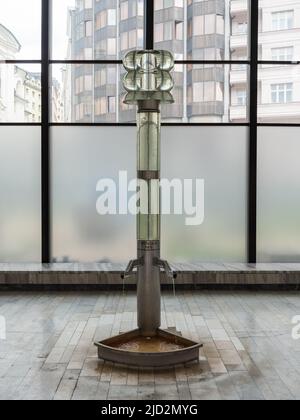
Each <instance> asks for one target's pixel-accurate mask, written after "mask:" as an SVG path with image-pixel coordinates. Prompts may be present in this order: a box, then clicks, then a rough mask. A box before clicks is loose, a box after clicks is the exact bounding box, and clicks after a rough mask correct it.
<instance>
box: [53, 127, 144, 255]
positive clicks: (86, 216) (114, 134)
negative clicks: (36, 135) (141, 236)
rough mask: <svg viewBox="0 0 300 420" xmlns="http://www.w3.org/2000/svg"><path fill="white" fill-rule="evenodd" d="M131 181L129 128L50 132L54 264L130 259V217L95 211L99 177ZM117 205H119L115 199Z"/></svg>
mask: <svg viewBox="0 0 300 420" xmlns="http://www.w3.org/2000/svg"><path fill="white" fill-rule="evenodd" d="M121 170H125V171H128V178H129V180H131V179H132V178H134V177H135V176H136V134H135V128H134V127H132V128H131V127H126V128H125V127H55V128H52V173H53V174H52V175H53V178H52V183H53V184H52V203H53V209H52V210H53V213H52V216H53V225H52V226H53V238H52V239H53V242H52V255H53V257H54V258H55V259H56V260H58V261H62V260H64V261H115V262H119V261H120V262H122V261H124V262H126V261H127V260H128V259H130V258H132V257H134V256H135V255H136V246H135V236H136V222H135V216H126V215H104V216H101V215H99V214H98V213H97V211H96V202H97V199H98V197H99V196H100V194H101V193H99V192H97V191H96V186H97V183H98V181H99V180H100V179H102V178H111V179H113V180H116V181H117V180H118V176H119V171H121ZM118 202H119V200H118Z"/></svg>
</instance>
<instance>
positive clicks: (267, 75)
mask: <svg viewBox="0 0 300 420" xmlns="http://www.w3.org/2000/svg"><path fill="white" fill-rule="evenodd" d="M258 120H259V122H264V123H282V124H288V123H300V66H299V65H282V66H280V65H278V66H270V65H262V66H260V68H259V73H258Z"/></svg>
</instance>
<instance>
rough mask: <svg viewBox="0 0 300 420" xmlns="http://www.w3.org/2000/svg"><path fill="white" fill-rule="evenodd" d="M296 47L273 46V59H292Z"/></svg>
mask: <svg viewBox="0 0 300 420" xmlns="http://www.w3.org/2000/svg"><path fill="white" fill-rule="evenodd" d="M293 56H294V47H283V48H272V60H273V61H292V60H293Z"/></svg>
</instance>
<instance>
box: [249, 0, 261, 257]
mask: <svg viewBox="0 0 300 420" xmlns="http://www.w3.org/2000/svg"><path fill="white" fill-rule="evenodd" d="M250 3H251V9H250V13H251V16H250V18H251V44H250V45H251V52H250V54H251V57H250V59H251V68H250V140H249V169H248V179H249V184H248V262H249V263H253V264H255V263H256V248H257V245H256V240H257V88H258V84H257V76H258V10H259V5H258V0H251V2H250Z"/></svg>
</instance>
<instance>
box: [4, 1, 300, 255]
mask: <svg viewBox="0 0 300 420" xmlns="http://www.w3.org/2000/svg"><path fill="white" fill-rule="evenodd" d="M145 1H146V0H145ZM153 6H154V10H153V12H154V22H152V21H151V23H153V27H150V26H148V30H147V33H146V31H145V28H144V22H145V21H144V16H143V15H144V1H143V0H113V1H99V0H26V1H24V0H11V1H6V0H5V1H4V0H0V130H1V136H0V147H1V150H2V153H1V156H2V160H3V162H2V165H1V177H2V181H3V180H5V177H9V178H11V177H13V176H17V175H16V171H14V173H13V172H11V171H12V169H11V168H14V167H16V165H17V167H18V168H21V169H22V168H23V169H22V171H25V172H26V176H24V177H22V176H21V175H20V176H21V178H22V179H21V178H20V176H19V175H18V176H19V178H20V179H17V178H16V179H15V181H13V180H11V179H10V181H9V182H11V183H12V184H11V190H10V191H12V193H10V191H8V190H5V188H4V184H5V182H2V189H3V196H4V197H6V198H5V200H4V202H3V203H2V206H0V218H1V223H2V224H1V226H0V227H1V232H2V233H3V232H4V236H3V237H4V238H6V239H5V241H6V243H7V244H8V246H7V248H5V247H4V246H3V245H2V248H1V249H0V262H1V261H3V262H5V261H13V260H15V261H18V260H20V261H37V260H39V255H38V254H42V260H43V261H44V262H48V261H51V260H52V259H54V258H55V259H56V260H67V259H69V260H72V261H73V260H78V259H79V258H80V256H82V257H81V259H83V260H87V261H91V260H93V261H96V260H97V261H100V260H101V261H104V260H106V259H110V260H113V259H115V258H116V256H117V255H120V249H121V248H122V249H123V250H124V244H125V247H126V243H125V242H124V243H122V238H121V236H123V237H126V236H127V234H128V232H129V231H130V232H131V230H130V229H131V227H130V229H129V226H131V223H133V222H132V220H131V221H130V222H129V223H128V221H125V220H121V219H120V220H119V221H116V224H115V225H114V222H113V221H112V220H110V221H109V222H110V224H109V223H108V224H107V225H106V223H105V222H104V223H103V222H99V227H98V228H97V229H95V230H93V228H92V227H91V223H90V221H91V220H94V219H93V215H92V212H93V211H94V208H93V206H92V204H91V203H92V199H93V195H92V194H93V193H94V192H95V191H94V190H93V188H94V187H93V188H92V183H91V182H93V181H94V178H95V177H96V176H98V175H99V174H100V175H102V174H103V175H105V174H106V173H107V174H110V173H111V169H113V168H114V167H115V168H121V166H122V162H123V158H124V162H125V163H126V162H127V163H126V165H128V166H129V165H132V168H133V169H134V161H131V156H129V153H128V155H127V154H126V153H127V151H125V149H126V148H127V146H128V147H130V150H132V159H134V153H135V152H134V148H133V147H132V144H131V140H130V139H131V138H133V141H134V135H133V134H134V129H133V128H132V127H131V128H130V126H131V125H134V123H135V120H136V109H135V107H133V106H128V105H125V104H124V103H123V97H124V89H123V86H122V82H121V80H122V77H123V75H124V69H123V66H122V61H121V60H122V59H123V57H124V56H125V54H126V53H127V52H128V51H129V50H131V49H137V48H138V49H139V48H143V46H144V41H145V39H146V37H147V36H149V35H153V39H154V45H153V47H154V48H156V49H167V50H170V51H171V52H172V53H173V54H174V57H175V60H176V65H175V67H174V70H173V72H172V74H173V78H174V82H175V86H174V89H173V96H174V99H175V103H174V104H172V105H163V107H162V110H161V115H162V121H163V125H164V128H163V136H166V137H164V139H165V145H164V146H163V147H164V150H163V153H166V154H169V155H170V156H172V160H170V161H168V162H165V163H164V165H166V168H167V170H168V171H169V172H168V173H169V174H174V172H176V170H179V169H178V168H179V167H180V168H181V166H182V171H186V173H191V176H194V174H195V173H197V171H198V166H199V168H200V169H201V171H200V172H201V174H204V175H203V176H205V177H207V179H208V196H209V207H208V208H209V212H211V215H209V219H208V223H207V224H206V225H205V226H204V227H203V230H201V229H199V230H198V231H197V232H196V231H195V232H194V233H191V231H189V232H188V231H185V232H180V229H179V230H178V231H177V230H176V229H178V227H177V222H178V220H171V219H170V220H166V225H165V227H164V229H165V231H166V232H168V236H170V238H172V237H173V240H171V241H169V242H168V243H167V244H166V245H164V246H166V248H165V252H166V254H169V256H170V257H171V258H176V259H180V258H181V257H182V258H187V259H188V258H191V259H197V255H198V256H199V259H201V260H203V261H204V260H208V261H209V260H214V261H216V260H222V259H223V260H224V261H233V260H236V261H246V260H247V259H248V260H249V261H251V262H253V261H255V248H256V244H257V241H256V231H257V225H256V211H255V208H256V198H257V197H258V198H259V194H257V191H262V188H265V187H263V184H260V183H261V182H265V178H263V177H261V176H260V177H259V179H258V184H256V183H255V180H256V175H257V173H256V167H257V165H256V163H257V162H256V160H257V158H258V160H259V165H261V166H260V170H261V173H262V174H264V172H263V171H264V169H263V165H265V164H266V163H265V162H267V161H268V159H269V158H270V159H271V157H269V156H273V155H275V154H274V153H273V154H268V153H267V152H268V151H269V150H271V149H272V147H274V150H279V151H281V150H282V147H283V143H282V139H283V138H284V136H282V135H281V138H280V139H278V138H277V137H276V136H274V138H273V136H270V134H272V125H278V126H281V125H282V126H286V125H289V126H293V128H295V129H296V131H297V130H298V126H299V125H300V65H299V60H300V3H299V0H284V2H281V3H280V2H279V1H276V2H270V1H267V0H259V1H256V0H252V1H251V2H249V1H247V0H239V1H236V0H228V1H226V2H223V1H215V0H211V1H199V0H187V1H182V0H155V1H154V2H153ZM250 16H251V18H250ZM150 17H151V16H145V18H146V22H147V24H148V25H149V23H150ZM42 22H43V25H42ZM149 28H150V29H149ZM48 35H50V36H48ZM250 35H251V39H252V42H251V43H250V42H249V39H250ZM151 38H152V37H151V36H150V37H149V39H151ZM256 40H257V43H256V42H255V41H256ZM256 47H257V48H256ZM256 101H257V103H256ZM13 125H15V126H16V127H13ZM19 125H23V126H26V127H25V128H24V129H23V128H22V127H19ZM265 125H266V126H267V127H268V129H269V130H266V131H265V130H263V129H261V131H260V132H261V133H267V134H268V136H269V143H268V144H264V143H263V142H261V138H260V140H259V141H260V147H259V148H258V149H257V147H256V146H257V131H258V127H260V126H265ZM121 126H122V127H121ZM123 126H128V127H127V128H126V129H123ZM173 126H176V127H175V128H174V127H173ZM177 126H178V127H177ZM179 126H180V129H179ZM219 126H221V127H220V128H219ZM270 126H271V127H270ZM206 128H207V129H206ZM208 128H209V129H208ZM263 128H266V127H263ZM274 131H275V129H274ZM296 131H295V132H292V134H293V138H294V139H296V138H297V135H296V134H297V133H296ZM22 132H23V133H24V136H25V137H26V139H25V140H24V142H25V143H24V144H22V145H20V143H21V141H22V139H21V134H20V133H22ZM40 133H41V135H40ZM185 133H186V134H185ZM127 136H128V137H127ZM131 136H133V137H131ZM168 136H170V138H171V137H172V139H173V140H174V144H169V143H171V140H170V139H169V137H168ZM260 136H261V135H260ZM10 139H11V142H10ZM112 139H113V140H114V141H111V140H112ZM181 141H182V145H181ZM108 143H109V145H108ZM25 144H26V145H27V146H26V147H27V148H26V147H25ZM106 144H107V148H106ZM187 144H189V147H188V148H187V147H186V145H187ZM172 146H174V148H172ZM249 146H250V147H249ZM12 147H14V148H15V150H16V151H21V153H19V154H18V155H20V156H21V155H22V157H23V156H25V157H26V162H25V161H22V162H21V163H20V162H18V160H17V158H16V157H14V156H13V153H12V150H13V149H12ZM24 147H25V149H26V150H25V149H24ZM293 147H294V146H293ZM123 148H124V150H123ZM50 150H51V152H52V155H51V157H52V160H51V165H50ZM257 150H258V156H257V154H256V153H257ZM28 153H29V154H28ZM261 153H263V158H262V157H261V155H260V154H261ZM116 155H117V156H118V159H119V160H118V159H117V158H116ZM37 156H38V157H37ZM100 156H101V158H100ZM206 156H208V158H207V159H208V160H209V165H208V166H207V165H206ZM278 156H279V155H278ZM275 157H277V155H276V156H275ZM97 159H100V161H99V162H98V160H97ZM180 159H182V162H183V163H184V165H181V166H180V165H178V163H180ZM197 159H198V160H197ZM41 162H42V164H41ZM189 162H190V163H191V165H190V166H189ZM284 162H285V164H288V158H287V157H286V156H285V160H284ZM125 163H124V164H125ZM172 165H174V167H173V166H172ZM272 165H273V162H272ZM272 165H271V164H270V168H271V169H272V170H273V169H274V168H273V166H272ZM276 165H277V166H278V162H277V161H276V160H274V167H276ZM99 167H101V171H102V172H101V171H100V169H99ZM214 168H216V169H215V173H214V171H213V169H214ZM247 168H249V169H247ZM98 170H99V173H98V172H97V171H98ZM180 170H181V169H180ZM290 170H291V168H290ZM100 172H101V173H100ZM91 174H92V176H91ZM181 175H182V176H184V173H183V172H182V173H181ZM74 179H76V182H78V185H79V186H80V188H79V190H80V191H81V192H83V191H84V190H85V188H87V189H88V192H87V193H86V194H87V196H86V200H87V202H85V203H84V204H83V203H82V201H83V199H82V196H81V193H80V194H78V191H77V189H76V184H75V183H74ZM262 179H263V181H261V180H262ZM294 179H297V177H294ZM23 181H24V182H23ZM18 182H19V184H20V185H22V182H23V183H24V185H25V189H26V194H27V195H26V197H25V194H24V197H23V198H22V200H21V201H22V203H21V205H20V208H21V210H20V212H21V211H23V210H24V215H26V220H29V222H28V224H27V225H26V228H24V229H23V230H22V229H20V228H18V226H19V223H20V220H21V217H20V214H21V213H18V212H17V211H8V207H7V205H8V204H9V206H10V208H11V207H13V206H16V201H15V197H14V196H13V194H14V191H17V187H16V186H17V185H18ZM294 182H296V181H294ZM227 183H228V184H227ZM0 184H1V180H0ZM37 185H38V187H39V189H38V190H37ZM50 185H51V188H50ZM264 185H267V187H268V188H271V187H270V183H269V184H264ZM40 186H42V188H40ZM274 188H275V187H274ZM40 190H41V191H42V194H41V193H40ZM225 191H226V194H227V195H226V197H225V195H224V194H225ZM293 191H295V194H296V189H293ZM293 191H290V192H289V193H288V194H289V197H288V198H289V199H290V201H289V202H290V203H293V202H297V199H296V198H294V197H290V194H293ZM50 192H51V194H52V195H50ZM228 197H230V198H229V199H228ZM277 199H278V197H276V200H275V199H272V200H271V199H270V200H269V202H267V201H266V200H261V196H260V198H259V200H261V201H259V200H258V201H259V202H258V207H257V208H258V209H259V211H260V212H261V214H262V215H263V218H262V217H261V218H260V221H259V223H261V221H262V220H265V219H266V218H267V216H266V212H265V208H266V207H265V206H266V205H268V203H276V202H277ZM218 200H219V202H220V206H218V205H217V204H216V203H218ZM220 200H221V201H222V203H223V202H226V205H224V206H225V207H226V211H225V213H226V214H225V213H224V215H222V214H220V213H219V209H220V208H222V203H221V201H220ZM5 203H7V205H6V204H5ZM247 203H248V206H247ZM51 209H52V213H51V211H50V210H51ZM277 216H278V215H276V217H277ZM247 219H248V220H247ZM291 220H294V219H291ZM235 222H236V223H237V225H236V226H234V223H235ZM270 223H271V221H270ZM247 226H248V229H247V228H246V227H247ZM110 228H111V232H112V235H111V236H109V229H110ZM63 229H67V231H68V235H67V237H66V240H65V242H63V241H62V230H63ZM118 229H119V230H120V231H122V232H123V233H122V235H121V234H120V235H121V236H120V237H119V238H118V237H117V236H116V232H117V231H118ZM259 229H262V225H261V224H260V225H259ZM289 229H291V230H292V227H291V226H289ZM295 231H297V229H296V230H295ZM172 232H173V233H172ZM218 232H219V233H220V238H219V242H218ZM260 232H262V236H261V237H262V238H263V239H262V241H263V245H262V248H261V251H259V252H260V254H259V255H260V260H263V259H264V255H267V253H266V251H265V248H264V247H265V244H268V243H271V241H272V240H273V236H272V234H270V231H268V230H264V231H263V230H261V231H260ZM274 232H276V229H274ZM269 234H270V236H269V237H268V235H269ZM114 235H115V236H114ZM172 235H173V236H172ZM198 235H199V236H198ZM99 237H101V238H102V245H103V244H104V240H103V238H104V237H105V238H108V239H107V240H109V246H108V251H107V252H111V253H110V255H108V254H107V255H105V249H106V248H105V246H104V245H103V246H102V247H100V248H97V244H98V242H97V241H98V239H99ZM200 237H201V238H204V239H201V238H200ZM295 237H296V235H295V236H294V237H293V247H292V251H291V252H292V253H293V258H292V259H294V253H295V252H298V251H297V249H298V248H297V247H296V246H294V241H296V239H295ZM9 238H12V239H11V242H9V240H8V239H9ZM50 238H52V239H53V244H52V249H51V246H50V244H51V240H50ZM128 238H129V237H128ZM180 238H184V241H185V242H186V243H188V242H189V240H190V244H191V247H193V250H194V251H195V253H194V254H193V252H192V250H191V249H190V251H191V252H189V254H188V255H182V254H181V249H180V245H177V243H179V242H180ZM226 238H231V241H233V242H234V243H233V242H232V244H231V246H230V247H229V246H227V244H226ZM131 239H132V238H131V237H130V238H129V239H128V244H127V245H128V248H127V249H128V250H131V248H130V246H132V242H131ZM118 240H119V241H120V248H119V250H118V248H117V247H116V244H117V242H118ZM27 241H28V242H27ZM76 241H77V243H76ZM204 242H205V243H204ZM217 242H218V244H216V243H217ZM17 243H20V244H23V243H28V248H27V252H26V253H24V254H23V255H21V251H20V249H19V248H18V246H17V245H16V244H17ZM107 243H108V242H107V241H106V245H107ZM174 244H176V246H175V245H174ZM192 244H193V245H192ZM214 244H215V246H216V251H215V252H214V250H213V246H214ZM200 248H201V250H202V251H201V252H202V254H201V252H200V250H199V249H200ZM226 248H227V251H228V252H226ZM263 248H264V249H263ZM84 249H85V252H83V250H84ZM249 249H250V250H252V253H251V252H250V253H249ZM262 249H263V250H262ZM109 250H110V251H109ZM239 250H240V251H239ZM295 250H296V251H295ZM38 251H42V252H38ZM247 251H248V257H247V255H246V254H247ZM270 252H272V250H270ZM250 255H251V256H250ZM122 257H124V259H127V257H128V255H127V253H126V252H125V251H124V252H123V254H122ZM288 258H289V256H288V255H285V260H288ZM267 259H268V260H271V259H272V258H271V257H270V258H269V256H268V258H267ZM274 259H275V260H280V255H279V253H277V254H276V256H274Z"/></svg>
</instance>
